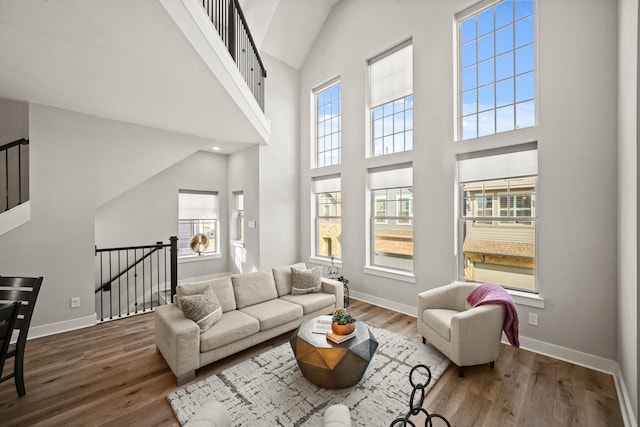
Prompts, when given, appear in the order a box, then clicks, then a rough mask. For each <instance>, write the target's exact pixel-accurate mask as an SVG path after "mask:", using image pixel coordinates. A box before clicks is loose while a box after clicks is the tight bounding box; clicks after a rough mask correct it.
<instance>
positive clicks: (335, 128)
mask: <svg viewBox="0 0 640 427" xmlns="http://www.w3.org/2000/svg"><path fill="white" fill-rule="evenodd" d="M331 132H340V121H339V120H338V118H337V117H334V118H333V119H331Z"/></svg>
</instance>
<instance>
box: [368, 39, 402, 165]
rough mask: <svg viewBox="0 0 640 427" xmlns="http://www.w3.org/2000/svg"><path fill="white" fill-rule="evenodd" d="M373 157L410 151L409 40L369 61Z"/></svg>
mask: <svg viewBox="0 0 640 427" xmlns="http://www.w3.org/2000/svg"><path fill="white" fill-rule="evenodd" d="M369 81H370V97H371V99H370V102H371V137H372V150H371V151H372V154H373V156H382V155H385V154H392V153H399V152H402V151H408V150H412V149H413V47H412V44H411V40H409V41H407V42H405V43H403V44H401V45H400V46H397V47H395V48H393V49H391V50H390V51H388V52H385V53H383V54H381V55H379V56H377V57H375V58H373V59H371V60H370V61H369Z"/></svg>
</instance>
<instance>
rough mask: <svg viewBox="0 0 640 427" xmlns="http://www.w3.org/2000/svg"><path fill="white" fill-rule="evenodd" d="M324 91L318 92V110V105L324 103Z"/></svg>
mask: <svg viewBox="0 0 640 427" xmlns="http://www.w3.org/2000/svg"><path fill="white" fill-rule="evenodd" d="M325 96H326V95H325V92H320V93H319V94H318V110H320V106H321V105H324V104H325V100H324V98H325Z"/></svg>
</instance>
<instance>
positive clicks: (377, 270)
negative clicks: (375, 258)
mask: <svg viewBox="0 0 640 427" xmlns="http://www.w3.org/2000/svg"><path fill="white" fill-rule="evenodd" d="M364 273H365V274H371V275H372V276H379V277H385V278H387V279H393V280H399V281H401V282H407V283H416V276H415V275H414V274H413V273H412V272H409V271H400V270H392V269H390V268H383V267H376V266H373V265H366V266H365V267H364Z"/></svg>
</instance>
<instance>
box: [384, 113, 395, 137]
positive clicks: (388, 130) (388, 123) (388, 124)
mask: <svg viewBox="0 0 640 427" xmlns="http://www.w3.org/2000/svg"><path fill="white" fill-rule="evenodd" d="M383 120H384V125H383V127H382V134H383V135H384V136H387V135H391V134H392V133H393V116H386V117H385V118H384V119H383Z"/></svg>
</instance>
